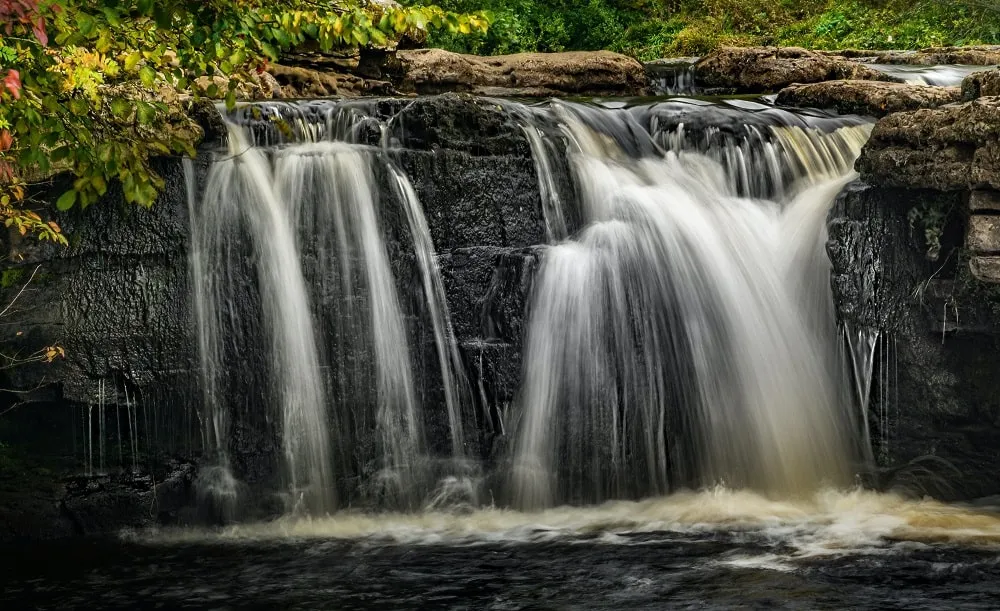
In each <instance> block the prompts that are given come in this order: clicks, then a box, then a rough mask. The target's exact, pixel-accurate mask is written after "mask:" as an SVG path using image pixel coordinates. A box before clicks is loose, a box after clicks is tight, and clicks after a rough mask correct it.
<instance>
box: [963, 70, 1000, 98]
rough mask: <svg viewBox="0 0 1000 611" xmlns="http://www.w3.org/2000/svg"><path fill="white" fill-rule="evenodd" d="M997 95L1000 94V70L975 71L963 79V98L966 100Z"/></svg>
mask: <svg viewBox="0 0 1000 611" xmlns="http://www.w3.org/2000/svg"><path fill="white" fill-rule="evenodd" d="M995 95H1000V70H984V71H982V72H973V73H972V74H970V75H969V76H967V77H965V78H964V79H962V100H963V101H965V102H970V101H972V100H975V99H976V98H981V97H985V96H995Z"/></svg>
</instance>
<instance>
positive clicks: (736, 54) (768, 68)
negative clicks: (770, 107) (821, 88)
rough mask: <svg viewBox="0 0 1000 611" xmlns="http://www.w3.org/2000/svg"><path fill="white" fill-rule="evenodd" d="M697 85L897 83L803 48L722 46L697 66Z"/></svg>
mask: <svg viewBox="0 0 1000 611" xmlns="http://www.w3.org/2000/svg"><path fill="white" fill-rule="evenodd" d="M694 70H695V83H696V84H697V85H698V86H700V87H706V88H718V89H721V90H729V91H733V92H738V93H766V92H774V91H779V90H781V89H783V88H785V87H788V86H789V85H793V84H795V83H818V82H821V81H831V80H838V79H852V80H869V81H895V79H894V78H893V77H890V76H888V75H886V74H884V73H882V72H879V71H878V70H875V69H874V68H870V67H868V66H865V65H864V64H861V63H859V62H855V61H851V60H847V59H844V58H838V57H830V56H826V55H821V54H819V53H816V52H814V51H808V50H806V49H801V48H799V47H722V48H719V49H717V50H715V51H713V52H712V53H710V54H709V55H707V56H705V57H704V58H702V59H701V60H699V61H698V63H696V64H695V67H694Z"/></svg>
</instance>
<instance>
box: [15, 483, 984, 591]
mask: <svg viewBox="0 0 1000 611" xmlns="http://www.w3.org/2000/svg"><path fill="white" fill-rule="evenodd" d="M0 553H2V554H3V557H4V558H5V560H6V561H7V562H5V564H7V566H8V568H7V569H5V578H4V589H3V594H2V595H0V608H2V609H5V610H6V609H21V608H37V609H134V608H144V609H152V608H162V609H238V608H261V609H344V610H347V609H504V610H509V609H664V608H699V609H703V608H710V609H773V608H778V609H846V608H852V609H935V608H948V609H996V608H997V607H998V604H1000V513H997V512H996V509H995V508H992V509H991V508H963V507H956V506H949V505H943V504H940V503H936V502H932V501H907V500H904V499H901V498H899V497H896V496H893V495H881V494H875V493H870V492H858V491H855V492H831V491H827V492H822V493H820V494H817V495H816V496H815V497H812V498H808V499H800V500H796V501H772V500H768V499H766V498H763V497H760V496H758V495H754V494H751V493H746V492H732V491H728V490H714V491H709V492H703V493H698V494H677V495H673V496H671V497H667V498H661V499H652V500H647V501H639V502H615V503H608V504H605V505H601V506H597V507H590V508H557V509H552V510H547V511H544V512H539V513H519V512H512V511H506V510H489V509H487V510H482V509H480V510H475V511H466V512H455V513H442V512H432V513H424V514H417V515H406V514H380V515H372V514H360V513H359V514H352V513H341V514H336V515H334V516H332V517H329V518H324V519H318V520H291V519H285V520H278V521H274V522H269V523H266V524H254V525H241V526H236V527H230V528H226V529H221V530H204V529H167V530H160V531H155V532H141V533H124V534H123V535H122V536H120V537H118V538H115V539H102V540H87V541H73V542H59V543H52V544H32V545H31V546H25V547H8V548H6V549H0ZM14 559H16V561H13V562H11V561H12V560H14Z"/></svg>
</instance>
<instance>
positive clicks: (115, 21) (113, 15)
mask: <svg viewBox="0 0 1000 611" xmlns="http://www.w3.org/2000/svg"><path fill="white" fill-rule="evenodd" d="M102 12H103V13H104V18H105V19H107V20H108V24H110V25H113V26H115V27H118V26H120V25H121V24H122V20H121V19H120V18H119V17H118V11H116V10H115V9H113V8H110V7H107V6H106V7H104V8H103V9H102Z"/></svg>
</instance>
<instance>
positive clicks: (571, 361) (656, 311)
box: [511, 107, 868, 508]
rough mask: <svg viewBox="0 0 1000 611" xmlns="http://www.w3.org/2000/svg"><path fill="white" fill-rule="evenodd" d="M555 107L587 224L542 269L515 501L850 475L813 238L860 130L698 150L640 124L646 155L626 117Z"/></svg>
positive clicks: (750, 138)
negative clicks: (645, 131)
mask: <svg viewBox="0 0 1000 611" xmlns="http://www.w3.org/2000/svg"><path fill="white" fill-rule="evenodd" d="M557 114H558V115H559V116H560V123H559V129H560V131H561V132H562V133H563V134H565V135H566V141H567V143H568V146H569V155H570V159H571V167H572V169H573V172H574V179H575V183H576V185H577V188H578V191H579V196H580V200H581V201H580V205H581V208H582V210H583V218H584V219H585V227H584V228H583V229H582V231H581V232H580V233H579V234H578V235H577V236H575V238H574V239H572V240H571V241H568V242H564V243H561V244H559V245H557V246H554V247H552V248H551V249H550V251H549V252H548V253H547V254H546V255H545V257H544V260H543V266H542V269H541V272H540V277H539V278H538V279H537V280H536V285H535V288H534V297H533V300H532V304H531V307H530V316H531V322H530V326H529V330H528V333H527V339H526V349H525V350H526V353H525V367H524V376H525V377H524V380H523V387H522V394H521V400H520V403H521V414H520V421H519V422H518V426H517V431H518V432H517V437H516V440H515V450H514V459H513V472H512V476H511V485H512V490H511V493H512V496H513V499H514V503H515V504H516V505H517V506H520V507H526V508H536V507H545V506H551V505H553V504H555V503H558V502H571V503H581V502H599V501H602V500H606V499H611V498H621V497H623V496H624V497H641V496H646V495H650V494H660V493H664V492H666V491H668V490H670V489H673V488H677V487H682V486H696V487H699V486H706V485H713V484H716V483H725V484H726V485H731V486H739V487H742V486H751V487H756V488H760V489H763V490H766V491H769V492H774V493H782V494H794V493H799V492H808V491H811V490H814V489H816V488H817V487H819V486H821V485H823V484H834V485H842V484H844V483H846V482H848V481H849V478H850V473H851V470H850V467H851V465H850V462H849V461H850V458H851V456H852V443H853V436H854V435H855V428H856V426H857V423H856V421H857V419H856V417H855V414H854V408H853V404H852V402H851V396H850V395H849V394H847V393H845V392H844V389H849V386H847V385H846V384H844V382H845V380H846V378H845V377H844V376H845V369H844V366H843V361H842V360H841V358H840V357H841V355H840V353H839V352H838V350H837V347H838V342H837V335H836V327H835V322H834V319H833V311H832V303H831V300H830V296H829V263H828V261H827V260H826V258H825V252H824V249H823V246H824V243H825V218H826V213H827V211H828V210H829V207H830V205H831V204H832V202H833V199H834V197H835V196H836V194H837V193H838V192H839V190H840V188H841V187H842V186H843V185H844V184H845V183H846V182H847V181H848V180H849V179H850V178H851V177H852V175H851V164H852V163H853V160H854V158H855V157H856V156H857V154H858V153H859V151H860V146H861V145H862V144H863V143H864V140H865V139H866V137H867V131H868V127H867V126H863V125H853V126H851V125H848V126H845V127H841V128H840V129H837V130H834V131H832V132H830V133H824V132H821V131H818V130H815V129H803V128H802V127H799V126H788V125H768V126H766V127H767V129H761V128H760V127H757V126H749V127H748V128H747V134H746V137H744V138H742V139H741V140H740V141H739V142H736V143H734V144H735V146H719V143H718V139H717V138H715V136H713V134H718V133H719V132H718V131H717V130H715V131H713V130H705V131H703V132H702V133H701V134H699V136H700V137H701V138H703V139H702V140H701V142H700V144H701V149H702V150H703V151H704V153H706V154H693V153H692V152H690V150H691V148H692V147H690V145H689V144H688V142H687V140H686V139H685V135H684V126H683V124H682V123H681V124H678V125H676V127H675V128H674V129H673V130H671V131H669V132H667V131H662V130H659V129H657V116H656V115H653V117H652V120H651V121H649V123H652V129H650V131H649V135H648V136H647V138H648V139H650V140H652V141H653V143H654V147H655V144H659V145H660V146H662V147H663V148H666V149H667V151H665V152H664V151H663V150H662V149H660V151H659V152H654V153H653V154H648V153H643V152H642V151H644V150H648V148H649V146H650V145H649V143H648V142H642V141H640V142H635V141H632V142H628V140H629V138H631V137H632V136H630V135H629V134H630V133H635V131H634V129H633V128H632V126H633V125H634V123H635V122H636V120H637V118H636V116H634V115H632V116H623V117H622V123H621V125H622V126H623V128H619V129H617V130H615V131H611V130H609V128H608V126H609V124H610V120H609V119H608V117H607V116H604V117H602V118H601V120H600V121H599V122H594V121H587V120H588V119H589V118H590V117H589V116H588V114H587V113H586V112H580V111H578V110H574V109H573V108H571V107H564V108H562V110H561V112H558V113H557ZM639 120H641V117H640V118H639ZM734 139H735V138H734ZM623 141H624V142H625V143H626V146H622V145H621V144H622V143H623ZM629 145H631V146H630V148H632V150H633V151H640V154H639V155H637V156H636V155H635V154H634V153H633V156H632V157H629V156H628V155H626V153H625V150H627V148H629ZM663 145H667V146H663ZM535 150H536V151H537V150H538V147H537V146H536V147H535ZM695 150H698V149H697V148H696V149H695ZM636 157H638V158H636ZM789 177H791V178H793V179H794V180H789V179H788V178H789ZM540 180H544V179H540ZM765 194H766V195H770V196H771V197H774V198H775V199H774V200H773V201H771V200H762V199H757V200H752V199H748V198H746V195H756V196H757V197H762V196H764V195H765Z"/></svg>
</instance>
